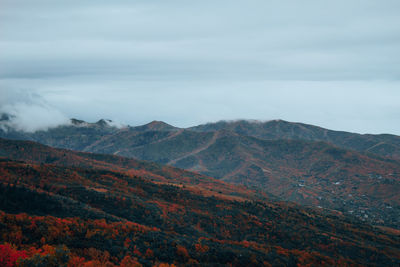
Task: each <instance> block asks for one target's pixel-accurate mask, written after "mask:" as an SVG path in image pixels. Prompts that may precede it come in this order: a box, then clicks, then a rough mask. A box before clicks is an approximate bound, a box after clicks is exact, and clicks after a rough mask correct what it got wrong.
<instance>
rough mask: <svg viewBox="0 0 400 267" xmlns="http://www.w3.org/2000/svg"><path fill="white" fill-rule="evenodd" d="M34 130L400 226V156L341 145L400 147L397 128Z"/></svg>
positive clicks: (55, 141)
mask: <svg viewBox="0 0 400 267" xmlns="http://www.w3.org/2000/svg"><path fill="white" fill-rule="evenodd" d="M29 138H30V140H36V141H38V142H41V143H44V144H47V145H50V146H54V147H61V148H68V149H74V150H80V151H86V152H93V153H102V154H111V155H119V156H124V157H130V158H136V159H141V160H147V161H153V162H157V163H160V164H168V165H171V166H175V167H178V168H183V169H187V170H190V171H195V172H198V173H201V174H204V175H206V176H211V177H214V178H217V179H220V180H222V181H225V182H233V183H235V184H244V185H246V186H248V187H251V188H257V189H259V190H263V191H264V192H265V193H267V194H268V195H270V196H274V197H276V198H277V199H280V200H284V201H294V202H296V203H299V204H302V205H311V206H314V207H320V208H324V209H333V210H337V211H340V212H344V213H347V214H351V215H353V216H356V217H358V218H361V219H362V220H365V221H368V222H370V223H373V224H379V225H385V226H390V227H395V228H399V227H400V221H399V220H400V196H399V195H398V192H399V191H400V161H399V160H397V159H396V157H395V156H393V157H392V158H388V157H383V156H380V155H377V154H373V153H370V151H371V150H372V149H369V151H368V152H364V151H363V150H362V149H355V148H354V149H345V148H342V147H341V145H340V144H347V143H349V144H353V146H356V145H357V144H359V145H358V147H362V146H365V144H367V143H368V141H367V140H374V142H378V141H379V140H383V139H385V138H387V140H389V141H390V140H392V141H390V142H389V141H387V143H390V144H391V145H392V146H394V147H395V146H396V144H397V143H396V142H397V141H396V140H398V138H399V137H397V136H389V135H358V134H352V133H345V132H336V131H330V130H326V129H322V128H319V127H316V126H310V125H305V124H299V123H289V122H285V121H270V122H263V123H261V122H255V121H235V122H218V123H215V124H206V125H201V126H198V127H194V128H188V129H180V128H176V127H173V126H171V125H168V124H166V123H163V122H159V121H154V122H151V123H149V124H146V125H144V126H138V127H129V126H127V127H123V128H117V127H114V126H112V125H110V124H109V123H93V124H90V123H86V122H82V121H80V122H79V123H72V124H71V125H65V126H60V127H56V128H52V129H49V130H47V131H38V132H35V133H32V134H30V135H29ZM321 140H322V141H321ZM371 142H372V141H371ZM361 144H362V145H361ZM369 145H371V146H375V147H377V145H376V144H375V143H373V142H372V143H369ZM343 146H345V145H343ZM365 147H366V146H365ZM357 150H360V151H357ZM396 153H397V152H396ZM396 153H392V155H395V154H396Z"/></svg>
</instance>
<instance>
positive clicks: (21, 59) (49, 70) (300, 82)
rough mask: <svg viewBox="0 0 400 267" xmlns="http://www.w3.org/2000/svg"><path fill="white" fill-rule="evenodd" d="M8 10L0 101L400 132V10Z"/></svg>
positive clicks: (15, 4) (75, 111) (136, 115)
mask: <svg viewBox="0 0 400 267" xmlns="http://www.w3.org/2000/svg"><path fill="white" fill-rule="evenodd" d="M0 1H1V4H2V8H1V9H0V25H1V30H0V91H4V92H14V91H15V90H18V89H21V88H22V89H27V90H30V91H34V92H36V93H37V94H39V95H40V97H41V98H42V99H43V100H44V101H46V103H47V104H46V105H48V106H53V107H54V106H57V109H59V112H60V113H61V114H66V116H68V117H80V118H83V119H87V120H91V121H94V120H97V119H99V118H101V117H105V118H110V119H113V120H117V121H118V120H119V121H121V122H125V123H130V124H138V123H145V122H147V121H149V120H153V119H162V120H166V121H168V122H170V123H174V124H176V125H178V126H190V125H193V124H196V123H201V122H206V121H208V120H219V119H236V118H250V119H260V120H266V119H275V118H282V119H287V120H297V121H304V122H309V123H315V124H319V125H322V126H325V127H330V128H337V129H343V130H346V129H349V130H352V131H359V132H366V131H369V132H383V131H385V132H395V133H400V128H398V126H396V125H400V123H399V119H398V118H399V117H400V116H397V115H398V113H399V112H398V110H400V109H399V105H398V104H396V102H400V95H399V93H398V88H399V85H400V81H399V79H400V75H399V67H398V66H399V61H400V54H399V53H398V51H399V48H400V37H399V35H398V29H399V27H400V17H399V16H398V11H399V10H400V2H399V1H397V0H387V1H384V2H382V1H378V0H354V1H345V0H339V1H330V2H327V1H319V0H306V1H261V0H258V1H252V0H250V1H225V0H223V1H210V0H207V1H183V0H181V1H178V0H176V1H160V0H159V1H105V0H104V1H103V0H101V1H90V0H86V1H50V0H47V1H45V0H37V1H29V0H0ZM332 92H337V94H338V97H337V98H334V99H335V101H330V99H332ZM328 96H329V97H328ZM327 98H328V100H327ZM392 100H393V101H392ZM7 101H10V100H7ZM385 101H386V102H385ZM13 103H14V102H13ZM388 103H390V104H388ZM6 104H7V103H6ZM4 105H5V104H3V106H4ZM42 106H43V105H42ZM374 125H375V126H374Z"/></svg>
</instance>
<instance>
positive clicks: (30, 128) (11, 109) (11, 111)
mask: <svg viewBox="0 0 400 267" xmlns="http://www.w3.org/2000/svg"><path fill="white" fill-rule="evenodd" d="M6 93H7V97H6V98H5V97H2V101H1V102H0V114H7V116H8V120H5V121H1V122H0V124H1V125H0V126H1V128H2V129H3V130H7V129H9V128H12V129H14V130H18V131H24V132H35V131H37V130H46V129H48V128H51V127H56V126H58V125H62V124H68V123H69V122H70V121H69V119H68V117H66V116H65V115H64V114H62V113H61V112H60V111H59V110H57V109H56V108H55V107H53V106H51V105H50V104H48V103H46V102H45V101H43V99H41V97H40V96H39V95H37V94H32V93H28V92H25V94H24V93H23V91H17V92H6ZM1 95H2V96H5V93H4V91H3V93H2V94H1Z"/></svg>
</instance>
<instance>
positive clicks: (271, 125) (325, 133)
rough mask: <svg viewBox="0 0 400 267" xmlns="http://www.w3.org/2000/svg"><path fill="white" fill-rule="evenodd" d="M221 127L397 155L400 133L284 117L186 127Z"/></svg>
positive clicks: (399, 153) (206, 129) (208, 129)
mask: <svg viewBox="0 0 400 267" xmlns="http://www.w3.org/2000/svg"><path fill="white" fill-rule="evenodd" d="M222 129H224V130H228V131H231V132H235V133H238V134H241V135H246V136H252V137H257V138H260V139H266V140H277V139H293V140H309V141H323V142H327V143H331V144H333V145H335V146H338V147H341V148H345V149H353V150H356V151H359V152H369V153H374V154H377V155H380V156H385V157H392V158H396V159H400V137H399V136H396V135H390V134H379V135H373V134H356V133H349V132H343V131H333V130H328V129H324V128H321V127H317V126H313V125H309V124H304V123H294V122H287V121H283V120H272V121H267V122H258V121H246V120H238V121H220V122H217V123H208V124H203V125H199V126H195V127H191V128H189V130H192V131H199V132H213V131H219V130H222Z"/></svg>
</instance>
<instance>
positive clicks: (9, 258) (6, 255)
mask: <svg viewBox="0 0 400 267" xmlns="http://www.w3.org/2000/svg"><path fill="white" fill-rule="evenodd" d="M27 257H28V255H27V253H26V251H24V250H22V251H20V250H16V249H14V248H13V247H11V245H10V244H4V245H0V266H3V267H13V266H16V263H17V260H18V259H19V258H22V259H25V258H27Z"/></svg>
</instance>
